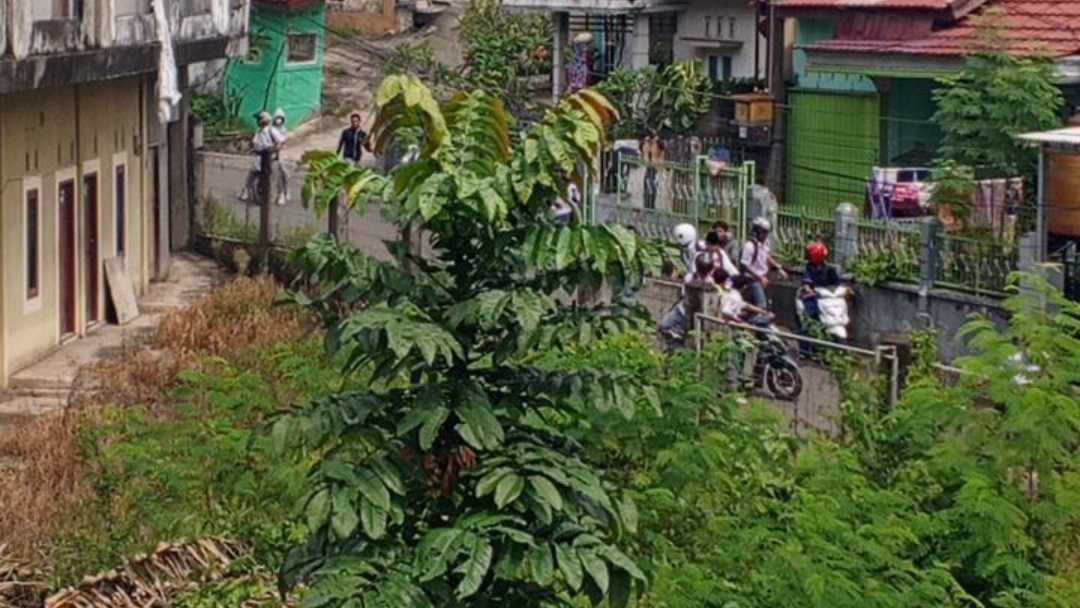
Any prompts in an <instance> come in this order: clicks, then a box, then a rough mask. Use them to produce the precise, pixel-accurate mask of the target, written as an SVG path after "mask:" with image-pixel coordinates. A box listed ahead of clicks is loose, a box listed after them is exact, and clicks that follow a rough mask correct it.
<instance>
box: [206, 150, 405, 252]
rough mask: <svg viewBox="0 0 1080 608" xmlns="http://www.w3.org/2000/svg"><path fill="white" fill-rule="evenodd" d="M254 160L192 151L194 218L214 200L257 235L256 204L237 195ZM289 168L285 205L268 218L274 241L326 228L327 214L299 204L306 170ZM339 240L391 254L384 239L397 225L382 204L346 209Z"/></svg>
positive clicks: (275, 208)
mask: <svg viewBox="0 0 1080 608" xmlns="http://www.w3.org/2000/svg"><path fill="white" fill-rule="evenodd" d="M252 162H253V159H252V157H250V156H240V155H233V154H218V153H213V152H199V153H197V154H196V155H195V192H196V198H197V199H198V203H199V209H198V213H197V219H198V221H199V223H200V225H201V226H203V227H205V211H206V205H207V203H210V202H212V203H213V204H215V205H217V206H219V207H220V208H222V209H225V210H227V211H228V212H229V213H231V214H232V216H233V217H234V218H235V219H236V221H237V222H239V223H240V224H241V225H243V226H246V227H247V230H250V231H251V233H252V234H256V235H257V234H258V230H259V228H258V227H259V211H260V209H259V207H258V205H254V204H248V203H244V202H241V201H240V200H239V198H238V197H239V195H240V191H241V189H242V188H243V185H244V180H245V179H246V176H247V173H248V171H250V170H251V167H252ZM286 167H287V169H289V170H290V173H291V175H290V178H289V192H290V199H291V200H290V202H289V204H287V205H284V206H279V205H273V208H272V209H271V222H272V225H273V235H274V240H275V242H283V241H288V242H289V243H292V244H295V243H293V241H295V240H297V239H300V238H301V237H303V236H305V235H310V234H314V233H315V232H317V231H326V227H327V218H326V217H322V218H319V217H317V216H316V214H315V212H314V211H313V210H310V209H304V208H303V206H302V205H301V200H302V198H301V194H300V191H301V188H302V187H303V185H304V177H305V176H304V174H303V173H302V172H300V171H298V170H297V169H296V167H295V166H293V165H291V164H289V163H286ZM341 226H342V231H343V234H342V239H343V240H345V241H346V242H348V243H351V244H353V245H356V246H357V247H359V248H360V249H361V250H362V251H363V252H364V253H366V254H368V255H371V256H374V257H377V258H381V259H389V257H390V256H389V253H388V252H387V250H386V246H385V245H384V243H383V242H384V241H387V240H396V239H397V238H398V230H397V227H396V226H395V225H394V224H393V223H391V222H389V221H387V220H386V219H385V218H383V217H382V212H381V208H380V207H379V206H378V205H373V206H371V207H369V208H368V210H367V211H366V212H365V213H364V214H363V215H359V214H355V213H354V214H349V217H348V219H347V220H346V221H344V222H342V224H341Z"/></svg>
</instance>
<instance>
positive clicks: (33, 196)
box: [26, 188, 41, 300]
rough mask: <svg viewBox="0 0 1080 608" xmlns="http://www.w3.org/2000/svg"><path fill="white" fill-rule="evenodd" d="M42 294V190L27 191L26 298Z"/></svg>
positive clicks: (31, 298)
mask: <svg viewBox="0 0 1080 608" xmlns="http://www.w3.org/2000/svg"><path fill="white" fill-rule="evenodd" d="M40 295H41V191H40V190H38V189H37V188H33V189H30V190H27V191H26V299H27V300H33V299H35V298H37V297H38V296H40Z"/></svg>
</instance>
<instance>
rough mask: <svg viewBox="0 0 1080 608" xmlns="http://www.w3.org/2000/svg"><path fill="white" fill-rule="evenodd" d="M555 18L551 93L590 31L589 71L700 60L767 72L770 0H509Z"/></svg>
mask: <svg viewBox="0 0 1080 608" xmlns="http://www.w3.org/2000/svg"><path fill="white" fill-rule="evenodd" d="M503 5H504V6H506V7H508V8H512V9H516V10H527V11H539V12H544V13H548V14H550V15H551V18H552V20H553V26H554V29H555V40H554V44H553V45H552V46H553V52H554V56H553V60H554V65H555V68H554V73H553V75H552V76H553V83H552V85H553V89H554V90H553V93H554V94H555V96H556V97H557V96H559V95H561V94H562V92H563V91H564V90H565V86H566V66H568V64H569V62H570V61H569V59H568V58H566V57H565V56H564V49H565V48H566V47H567V46H568V44H569V41H570V40H573V39H574V38H575V36H576V35H579V34H585V33H588V34H591V44H592V46H593V48H592V49H591V54H592V57H593V65H594V67H593V68H592V72H593V73H594V76H595V78H594V80H595V79H602V78H603V77H604V75H606V73H608V72H610V71H611V70H613V69H616V68H635V69H637V68H642V67H645V66H647V65H650V64H661V65H662V64H666V63H670V62H672V61H673V60H687V59H697V60H700V61H701V62H702V63H704V64H705V66H706V68H707V69H708V72H709V74H710V75H711V76H712V77H713V78H714V79H715V80H717V81H720V80H764V79H765V78H766V77H767V72H768V58H767V54H768V23H769V21H768V19H767V15H768V13H767V9H768V2H767V1H766V0H644V1H641V0H504V2H503Z"/></svg>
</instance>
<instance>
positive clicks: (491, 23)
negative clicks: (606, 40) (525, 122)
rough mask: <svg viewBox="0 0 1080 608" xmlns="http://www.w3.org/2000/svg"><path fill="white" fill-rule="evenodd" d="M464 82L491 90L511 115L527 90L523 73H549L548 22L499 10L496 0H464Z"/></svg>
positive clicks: (522, 103)
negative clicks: (466, 80)
mask: <svg viewBox="0 0 1080 608" xmlns="http://www.w3.org/2000/svg"><path fill="white" fill-rule="evenodd" d="M460 36H461V40H462V42H463V43H464V46H465V65H466V67H467V69H468V72H467V79H468V86H469V87H470V88H474V89H483V90H485V91H496V92H498V95H499V96H500V97H501V98H502V100H503V102H504V103H506V105H507V106H508V107H509V108H510V109H511V111H513V112H515V113H517V112H519V111H520V110H522V109H524V106H525V104H526V102H527V100H528V99H529V98H530V97H531V96H532V90H531V88H530V87H529V85H528V83H527V82H526V81H525V80H524V79H525V78H526V77H528V76H536V75H545V74H550V73H551V59H550V55H551V48H552V34H551V23H550V21H549V20H548V19H547V18H545V17H544V16H543V15H526V14H520V13H512V12H509V11H507V10H505V9H504V8H503V6H502V1H501V0H470V2H469V6H468V8H467V9H466V10H465V14H464V15H462V17H461V29H460Z"/></svg>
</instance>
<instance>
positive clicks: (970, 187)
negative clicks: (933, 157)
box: [930, 160, 976, 225]
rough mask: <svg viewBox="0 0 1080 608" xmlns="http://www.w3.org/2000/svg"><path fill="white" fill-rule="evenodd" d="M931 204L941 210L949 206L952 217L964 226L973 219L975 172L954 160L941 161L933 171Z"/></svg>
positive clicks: (935, 165)
mask: <svg viewBox="0 0 1080 608" xmlns="http://www.w3.org/2000/svg"><path fill="white" fill-rule="evenodd" d="M932 176H933V184H934V190H933V194H932V195H931V199H930V200H931V203H932V204H933V206H934V208H935V209H938V210H940V209H941V208H942V207H944V206H948V208H949V210H950V212H951V214H952V216H953V217H954V218H956V220H957V221H958V222H959V223H960V224H961V225H964V224H966V223H967V220H968V219H969V218H970V217H971V197H972V195H974V194H975V188H976V186H975V172H974V171H973V170H972V169H971V168H970V167H966V166H962V165H958V164H957V163H956V161H954V160H939V161H938V162H937V163H935V164H934V169H933V173H932Z"/></svg>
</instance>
